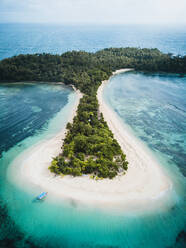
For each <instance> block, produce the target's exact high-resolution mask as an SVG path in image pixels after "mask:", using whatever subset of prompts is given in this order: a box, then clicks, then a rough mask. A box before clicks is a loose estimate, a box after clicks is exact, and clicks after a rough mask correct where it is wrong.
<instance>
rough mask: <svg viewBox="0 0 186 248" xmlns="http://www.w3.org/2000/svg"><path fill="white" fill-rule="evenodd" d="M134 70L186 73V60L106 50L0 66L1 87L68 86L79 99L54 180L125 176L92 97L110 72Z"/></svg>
mask: <svg viewBox="0 0 186 248" xmlns="http://www.w3.org/2000/svg"><path fill="white" fill-rule="evenodd" d="M121 68H134V69H135V70H142V71H148V72H175V73H185V72H186V56H184V57H180V56H176V57H175V56H172V55H171V54H163V53H161V52H160V51H159V50H158V49H137V48H109V49H104V50H101V51H98V52H96V53H87V52H83V51H80V52H76V51H72V52H66V53H64V54H62V55H51V54H34V55H19V56H15V57H12V58H9V59H4V60H2V61H0V81H1V82H4V81H6V82H7V81H8V82H15V81H38V82H39V81H45V82H64V83H65V84H67V85H70V84H73V85H74V86H75V87H76V88H78V89H79V90H80V91H81V92H82V93H83V94H84V96H83V98H82V99H81V100H80V104H79V106H78V111H77V116H76V117H75V118H74V120H73V124H70V123H68V124H67V135H66V137H65V140H64V142H63V146H62V151H61V154H59V155H58V156H57V157H56V158H54V159H53V161H52V164H51V166H50V170H51V171H52V172H54V173H57V174H64V175H66V174H71V175H73V176H80V175H82V174H91V176H92V177H96V178H113V177H114V176H116V175H118V173H124V172H125V170H127V168H128V162H127V161H126V157H125V155H124V153H123V152H122V150H121V148H120V146H119V144H118V142H117V141H116V140H115V139H114V137H113V134H112V132H111V131H110V130H109V128H108V126H107V124H106V123H105V121H104V119H103V116H102V114H101V113H99V106H98V101H97V98H96V93H97V89H98V87H99V85H100V84H101V82H102V81H103V80H106V79H108V78H109V77H110V76H111V74H112V71H115V70H117V69H121Z"/></svg>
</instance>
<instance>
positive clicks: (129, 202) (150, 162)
mask: <svg viewBox="0 0 186 248" xmlns="http://www.w3.org/2000/svg"><path fill="white" fill-rule="evenodd" d="M128 70H130V69H122V70H119V71H116V72H115V73H113V74H116V73H121V72H125V71H128ZM107 82H108V81H104V82H103V83H102V85H101V86H100V87H99V89H98V92H97V97H98V101H99V105H100V111H101V112H102V113H103V116H104V119H105V121H106V122H107V124H108V126H109V128H110V129H111V131H112V132H113V134H114V137H115V138H116V139H117V140H118V143H119V144H120V146H121V148H122V150H123V151H124V153H125V154H126V156H127V160H128V162H129V169H128V171H127V172H126V174H125V175H123V176H117V177H116V178H114V179H112V180H110V179H104V180H99V181H95V180H92V179H90V178H89V176H82V177H75V178H74V177H72V176H64V177H63V178H62V177H61V176H54V174H52V173H51V172H50V171H49V170H48V167H49V165H50V163H51V161H52V158H53V157H55V156H57V155H58V154H59V153H60V150H61V145H62V139H63V138H64V137H65V131H66V130H65V129H63V130H61V132H60V133H58V134H57V135H56V136H55V137H53V138H52V139H50V140H45V141H43V142H42V141H41V142H40V143H39V144H37V145H35V146H34V147H31V148H30V149H28V150H26V151H24V152H23V153H22V154H21V155H20V156H18V157H17V158H16V159H15V160H14V161H13V163H14V164H19V168H20V171H19V177H20V180H19V182H17V183H18V185H20V186H21V187H23V186H24V187H25V186H26V185H29V184H32V185H35V186H39V187H40V188H42V190H43V191H47V192H48V195H49V196H50V195H52V196H57V197H60V198H62V199H65V200H70V201H72V200H73V201H74V202H77V203H80V204H88V205H91V206H95V207H104V208H106V207H107V208H113V209H121V210H127V209H128V210H129V211H131V210H133V209H134V210H137V211H138V210H144V209H153V208H156V209H157V207H163V206H166V204H164V202H165V201H167V199H169V196H170V193H171V191H172V190H171V189H172V183H171V181H170V179H169V177H168V176H167V175H166V173H165V172H164V171H163V169H162V167H161V166H160V165H159V164H158V163H157V162H156V160H155V159H154V158H153V157H152V156H151V154H150V153H149V152H148V150H147V149H146V148H145V147H144V146H143V145H142V144H141V143H140V142H139V141H138V140H137V139H136V138H135V137H134V136H133V135H132V134H131V133H130V132H129V131H128V130H127V128H126V129H125V128H124V125H123V123H121V121H120V120H119V118H118V117H117V115H116V113H115V112H114V111H113V110H112V109H111V108H110V107H109V106H108V105H107V104H106V103H105V102H104V100H103V89H104V86H105V85H106V83H107ZM76 92H77V95H78V97H77V102H76V105H75V106H74V108H73V110H72V113H71V114H70V118H69V120H68V121H72V120H73V117H74V115H75V113H76V110H77V106H78V104H79V100H80V98H81V96H82V94H81V93H80V92H79V91H76ZM16 180H17V179H16Z"/></svg>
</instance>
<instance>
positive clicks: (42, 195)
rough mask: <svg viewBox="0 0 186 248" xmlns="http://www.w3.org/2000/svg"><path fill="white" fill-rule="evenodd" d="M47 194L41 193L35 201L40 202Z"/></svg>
mask: <svg viewBox="0 0 186 248" xmlns="http://www.w3.org/2000/svg"><path fill="white" fill-rule="evenodd" d="M47 194H48V192H42V193H41V194H40V195H38V196H37V200H42V199H43V198H45V197H46V196H47Z"/></svg>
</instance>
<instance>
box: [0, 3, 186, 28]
mask: <svg viewBox="0 0 186 248" xmlns="http://www.w3.org/2000/svg"><path fill="white" fill-rule="evenodd" d="M0 9H1V11H0V21H23V22H60V23H64V22H72V23H147V24H150V23H179V24H180V23H182V24H186V14H185V13H186V0H0Z"/></svg>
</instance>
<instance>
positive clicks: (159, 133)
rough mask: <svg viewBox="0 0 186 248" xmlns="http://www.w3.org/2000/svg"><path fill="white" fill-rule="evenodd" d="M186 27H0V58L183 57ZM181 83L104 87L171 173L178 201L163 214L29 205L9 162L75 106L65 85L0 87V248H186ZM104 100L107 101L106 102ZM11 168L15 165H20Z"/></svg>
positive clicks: (131, 76)
mask: <svg viewBox="0 0 186 248" xmlns="http://www.w3.org/2000/svg"><path fill="white" fill-rule="evenodd" d="M185 30H186V29H185V27H155V26H154V27H153V26H149V27H148V26H134V25H131V26H60V25H45V24H43V25H39V24H0V59H3V58H6V57H11V56H13V55H17V54H20V53H23V54H26V53H42V52H49V53H53V54H55V53H62V52H65V51H68V50H85V51H91V52H92V51H97V50H99V49H103V48H105V47H125V46H136V47H149V48H151V47H157V48H159V49H160V50H161V51H163V52H172V53H174V54H182V55H183V54H186V42H185V41H186V31H185ZM185 93H186V84H185V78H180V77H179V76H173V75H157V74H156V75H152V74H150V75H146V74H141V73H126V74H123V75H118V76H115V77H113V78H112V80H111V81H110V82H109V84H108V86H107V88H106V90H105V98H106V101H108V104H110V105H111V107H113V108H114V110H115V111H116V112H117V114H118V116H119V117H120V118H121V119H122V120H123V121H125V123H126V124H127V125H129V126H130V128H131V131H132V132H133V133H134V135H135V136H137V137H138V138H139V139H140V140H141V141H142V142H144V144H145V145H147V146H148V147H149V148H150V149H151V151H152V152H153V154H154V155H155V156H156V158H157V159H158V160H159V161H160V163H161V164H162V166H164V168H165V169H166V171H167V172H168V173H169V175H170V177H171V179H172V181H173V184H174V190H175V193H176V196H177V200H176V204H175V205H174V206H173V207H172V208H171V209H170V208H168V209H167V211H156V212H153V213H147V212H146V213H141V214H140V215H139V214H135V213H115V212H104V211H101V210H98V209H93V208H92V209H91V208H90V207H89V208H87V207H86V206H80V205H78V204H77V203H75V202H73V201H71V202H70V201H69V202H61V201H60V200H59V199H55V198H53V197H52V196H49V197H47V199H46V200H45V201H44V202H41V203H35V201H34V198H35V196H36V195H38V192H39V193H40V191H41V190H43V189H41V188H40V187H39V186H37V185H32V186H31V187H30V190H29V191H28V190H27V189H26V188H24V185H23V186H22V188H20V187H19V186H18V185H16V184H15V182H14V180H12V175H11V176H10V175H9V171H11V163H12V161H13V159H14V158H16V157H17V156H18V155H19V154H21V153H22V152H23V151H25V150H26V149H27V148H29V147H31V146H32V145H34V144H36V143H37V142H39V141H40V140H41V139H42V140H43V139H48V138H50V137H52V136H53V135H55V133H57V132H58V131H59V130H60V129H61V128H63V127H64V126H65V124H66V120H67V117H68V113H69V110H70V109H71V108H72V106H73V104H74V102H75V99H76V97H75V94H74V93H73V91H72V90H71V89H70V88H67V87H64V86H63V85H52V84H40V85H36V84H34V83H33V84H14V85H7V84H4V85H0V106H1V111H0V247H3V248H4V247H6V248H7V247H8V248H9V247H10V248H12V247H13V248H14V247H16V248H20V247H28V248H33V247H34V248H35V247H49V248H50V247H52V248H53V247H55V248H56V247H62V248H64V247H65V248H66V247H97V248H103V247H104V248H107V247H110V248H111V247H112V248H113V247H114V248H116V247H117V248H118V247H119V248H120V247H122V248H123V247H124V248H143V247H145V248H157V247H160V248H182V247H184V246H185V236H186V227H185V212H184V210H185V209H186V208H185V199H184V196H185V195H184V192H185V177H184V176H185V161H186V158H185V153H186V152H185V140H186V139H185V133H186V130H185V127H186V123H185V120H186V118H185V112H186V102H185V97H184V96H185ZM111 100H112V101H111ZM18 168H19V165H18Z"/></svg>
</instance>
